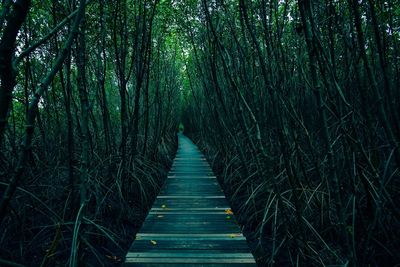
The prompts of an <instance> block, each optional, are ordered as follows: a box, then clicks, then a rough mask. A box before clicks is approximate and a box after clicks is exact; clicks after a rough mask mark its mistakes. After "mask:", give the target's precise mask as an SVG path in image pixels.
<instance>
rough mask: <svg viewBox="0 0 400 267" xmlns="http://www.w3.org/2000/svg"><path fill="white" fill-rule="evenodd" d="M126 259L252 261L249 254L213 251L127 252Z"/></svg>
mask: <svg viewBox="0 0 400 267" xmlns="http://www.w3.org/2000/svg"><path fill="white" fill-rule="evenodd" d="M126 257H127V258H177V259H178V258H181V259H227V260H233V259H243V260H244V259H252V260H254V259H253V256H252V255H251V254H250V253H223V252H222V253H215V252H214V251H197V252H196V251H191V252H185V253H182V252H177V251H167V252H164V251H159V252H128V254H127V255H126Z"/></svg>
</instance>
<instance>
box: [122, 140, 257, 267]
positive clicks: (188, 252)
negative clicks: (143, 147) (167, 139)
mask: <svg viewBox="0 0 400 267" xmlns="http://www.w3.org/2000/svg"><path fill="white" fill-rule="evenodd" d="M178 137H179V147H178V152H177V155H176V158H175V160H174V164H173V166H172V169H171V171H170V172H169V174H168V178H167V181H166V183H165V184H164V187H163V188H162V190H161V192H160V195H159V196H158V197H157V199H156V201H155V202H154V205H153V207H152V209H151V210H150V213H149V214H148V216H147V218H146V220H145V222H144V223H143V226H142V228H141V229H140V231H139V233H138V234H137V236H136V240H135V242H134V243H133V245H132V247H131V249H130V250H129V252H128V254H127V255H126V260H125V264H124V266H146V267H149V266H170V267H171V266H256V264H255V260H254V258H253V255H252V254H251V253H250V251H249V248H248V246H247V243H246V239H245V237H244V236H243V235H242V233H241V232H240V229H239V226H238V225H237V223H236V220H235V218H234V216H233V214H232V211H231V209H230V207H229V205H228V202H227V201H226V199H225V196H224V193H223V191H222V189H221V187H220V186H219V184H218V182H217V179H216V177H215V176H214V174H213V172H212V170H211V168H210V166H209V165H208V163H207V161H206V159H205V158H204V155H203V154H202V153H201V152H200V151H199V150H198V148H197V147H196V145H195V144H193V143H192V141H190V139H189V138H187V137H186V136H184V135H183V134H178Z"/></svg>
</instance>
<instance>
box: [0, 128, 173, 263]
mask: <svg viewBox="0 0 400 267" xmlns="http://www.w3.org/2000/svg"><path fill="white" fill-rule="evenodd" d="M175 151H176V139H175V138H174V136H172V135H171V136H168V138H166V139H163V141H162V142H161V143H160V144H159V145H158V147H157V152H156V153H154V156H152V157H151V158H144V157H142V156H136V157H129V159H127V161H126V162H127V163H126V164H127V167H126V172H125V174H124V175H123V176H122V172H121V169H120V166H121V158H120V157H118V156H116V155H110V156H109V157H106V158H100V157H96V156H93V157H92V158H93V160H92V161H91V163H90V166H89V169H90V170H91V171H90V181H89V190H88V191H89V192H91V193H90V200H89V203H88V205H87V207H86V209H85V212H84V214H85V215H84V217H83V219H82V222H81V224H80V225H79V227H78V228H77V225H76V222H75V219H76V215H77V212H78V207H79V200H78V199H79V193H78V190H77V188H76V186H75V188H74V189H72V188H71V186H70V183H69V180H68V178H67V166H65V165H63V164H61V163H60V161H58V160H54V161H52V160H51V159H52V158H53V157H57V155H52V154H48V153H47V154H46V155H45V156H46V157H43V155H39V154H32V157H33V158H32V161H31V164H30V168H29V171H28V172H26V177H25V181H24V183H23V185H21V186H20V187H18V189H17V192H16V194H15V197H14V198H13V201H12V203H11V205H10V209H9V210H10V211H9V213H8V215H7V217H6V219H5V221H4V222H3V224H2V225H1V231H0V258H1V259H2V262H1V263H0V265H1V266H8V265H10V266H19V265H18V264H21V266H24V265H25V266H66V265H68V264H69V257H70V255H71V249H73V250H76V251H77V252H78V266H118V265H120V264H121V263H122V262H123V260H124V256H125V254H126V252H127V250H128V249H129V247H130V245H131V243H132V242H133V239H134V236H135V233H136V232H137V231H138V229H139V228H140V226H141V224H142V222H143V221H144V219H145V216H146V214H147V212H148V210H149V209H150V207H151V205H152V203H153V201H154V199H155V196H156V195H157V193H158V191H159V189H160V187H161V185H162V183H163V179H164V178H165V176H166V173H167V170H168V169H169V167H170V165H171V163H172V161H171V159H173V156H174V153H175ZM5 162H6V161H5ZM33 163H34V164H33ZM12 166H13V162H7V165H6V164H2V167H1V170H0V174H2V175H1V182H0V188H1V191H3V190H4V188H5V187H6V185H7V177H8V174H9V173H10V170H11V168H12ZM78 175H79V172H78V170H76V171H75V172H74V177H75V178H76V179H78ZM74 232H75V234H76V235H79V242H78V243H77V244H76V245H75V246H73V245H72V244H73V243H72V240H73V233H74Z"/></svg>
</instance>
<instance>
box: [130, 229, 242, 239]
mask: <svg viewBox="0 0 400 267" xmlns="http://www.w3.org/2000/svg"><path fill="white" fill-rule="evenodd" d="M136 239H137V240H144V239H146V240H181V239H185V240H186V239H196V240H231V239H240V240H246V239H245V237H244V236H243V234H242V233H240V232H239V231H237V232H232V233H227V234H221V233H207V234H201V233H198V234H195V233H190V232H189V233H169V234H166V233H138V234H137V235H136Z"/></svg>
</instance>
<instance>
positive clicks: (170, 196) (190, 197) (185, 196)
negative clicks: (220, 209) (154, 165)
mask: <svg viewBox="0 0 400 267" xmlns="http://www.w3.org/2000/svg"><path fill="white" fill-rule="evenodd" d="M157 198H159V199H161V198H162V199H164V198H167V199H172V198H183V199H206V198H210V199H214V198H225V196H191V195H161V196H157Z"/></svg>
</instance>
